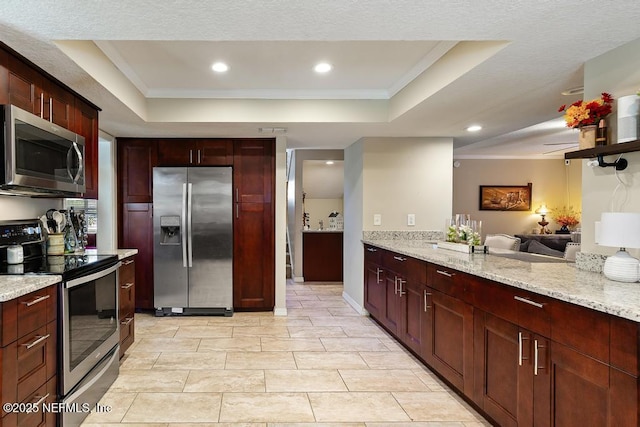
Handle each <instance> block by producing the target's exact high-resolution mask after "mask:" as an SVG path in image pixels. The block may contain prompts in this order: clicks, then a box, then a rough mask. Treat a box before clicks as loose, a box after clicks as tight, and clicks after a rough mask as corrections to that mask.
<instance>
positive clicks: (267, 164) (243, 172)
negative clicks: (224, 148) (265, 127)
mask: <svg viewBox="0 0 640 427" xmlns="http://www.w3.org/2000/svg"><path fill="white" fill-rule="evenodd" d="M274 145H275V140H274V139H245V140H236V141H234V147H233V165H234V174H233V185H234V187H235V189H234V191H235V194H234V200H235V201H236V202H239V203H271V202H272V201H273V199H272V197H273V194H272V193H273V175H274V170H275V169H274Z"/></svg>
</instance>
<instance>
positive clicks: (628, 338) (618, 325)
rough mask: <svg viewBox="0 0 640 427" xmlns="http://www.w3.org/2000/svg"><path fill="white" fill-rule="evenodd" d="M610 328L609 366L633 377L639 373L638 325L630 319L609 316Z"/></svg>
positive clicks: (639, 336)
mask: <svg viewBox="0 0 640 427" xmlns="http://www.w3.org/2000/svg"><path fill="white" fill-rule="evenodd" d="M610 328H611V352H610V355H611V361H610V363H611V366H613V367H615V368H617V369H620V370H622V371H624V372H626V373H628V374H630V375H633V376H634V377H638V375H639V374H640V369H638V368H639V365H638V364H639V362H640V361H639V360H638V354H640V353H638V351H639V350H638V341H640V325H639V324H638V323H637V322H634V321H632V320H627V319H622V318H620V317H616V316H611V317H610Z"/></svg>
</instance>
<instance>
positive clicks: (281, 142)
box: [273, 136, 287, 316]
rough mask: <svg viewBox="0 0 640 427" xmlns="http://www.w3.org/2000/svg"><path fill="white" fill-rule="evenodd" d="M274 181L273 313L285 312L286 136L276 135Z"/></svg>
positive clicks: (278, 314) (281, 314) (284, 313)
mask: <svg viewBox="0 0 640 427" xmlns="http://www.w3.org/2000/svg"><path fill="white" fill-rule="evenodd" d="M275 179H276V182H275V187H276V188H275V191H276V194H275V204H276V219H275V223H276V224H275V225H276V229H275V233H276V234H275V245H276V247H275V263H276V265H275V274H276V288H275V307H274V309H273V314H275V315H276V316H286V314H287V301H286V295H287V272H286V256H287V255H286V252H287V248H286V236H287V197H286V193H287V138H286V137H285V136H277V137H276V178H275Z"/></svg>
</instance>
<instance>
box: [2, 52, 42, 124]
mask: <svg viewBox="0 0 640 427" xmlns="http://www.w3.org/2000/svg"><path fill="white" fill-rule="evenodd" d="M2 52H3V56H4V58H0V59H4V61H3V62H2V65H3V66H4V70H3V72H4V74H5V76H6V77H5V78H4V79H3V80H4V81H3V87H2V92H3V98H4V99H5V100H6V103H8V104H13V105H15V106H17V107H18V108H22V109H23V110H25V111H29V112H30V113H33V114H35V115H36V116H39V117H43V118H44V97H43V92H44V89H43V88H42V84H43V80H44V79H43V76H42V74H40V73H39V72H38V71H37V70H35V69H34V68H33V67H31V66H29V65H28V64H27V63H26V62H24V61H22V60H21V59H20V58H17V57H16V56H14V55H12V54H10V53H8V52H6V51H2ZM4 102H5V101H4V100H3V103H4Z"/></svg>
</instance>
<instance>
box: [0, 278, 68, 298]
mask: <svg viewBox="0 0 640 427" xmlns="http://www.w3.org/2000/svg"><path fill="white" fill-rule="evenodd" d="M60 282H62V276H58V275H44V274H43V275H36V274H34V275H20V274H16V275H7V276H0V302H6V301H10V300H12V299H16V298H19V297H21V296H23V295H26V294H29V293H31V292H36V291H39V290H40V289H43V288H46V287H47V286H51V285H55V284H56V283H60Z"/></svg>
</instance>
